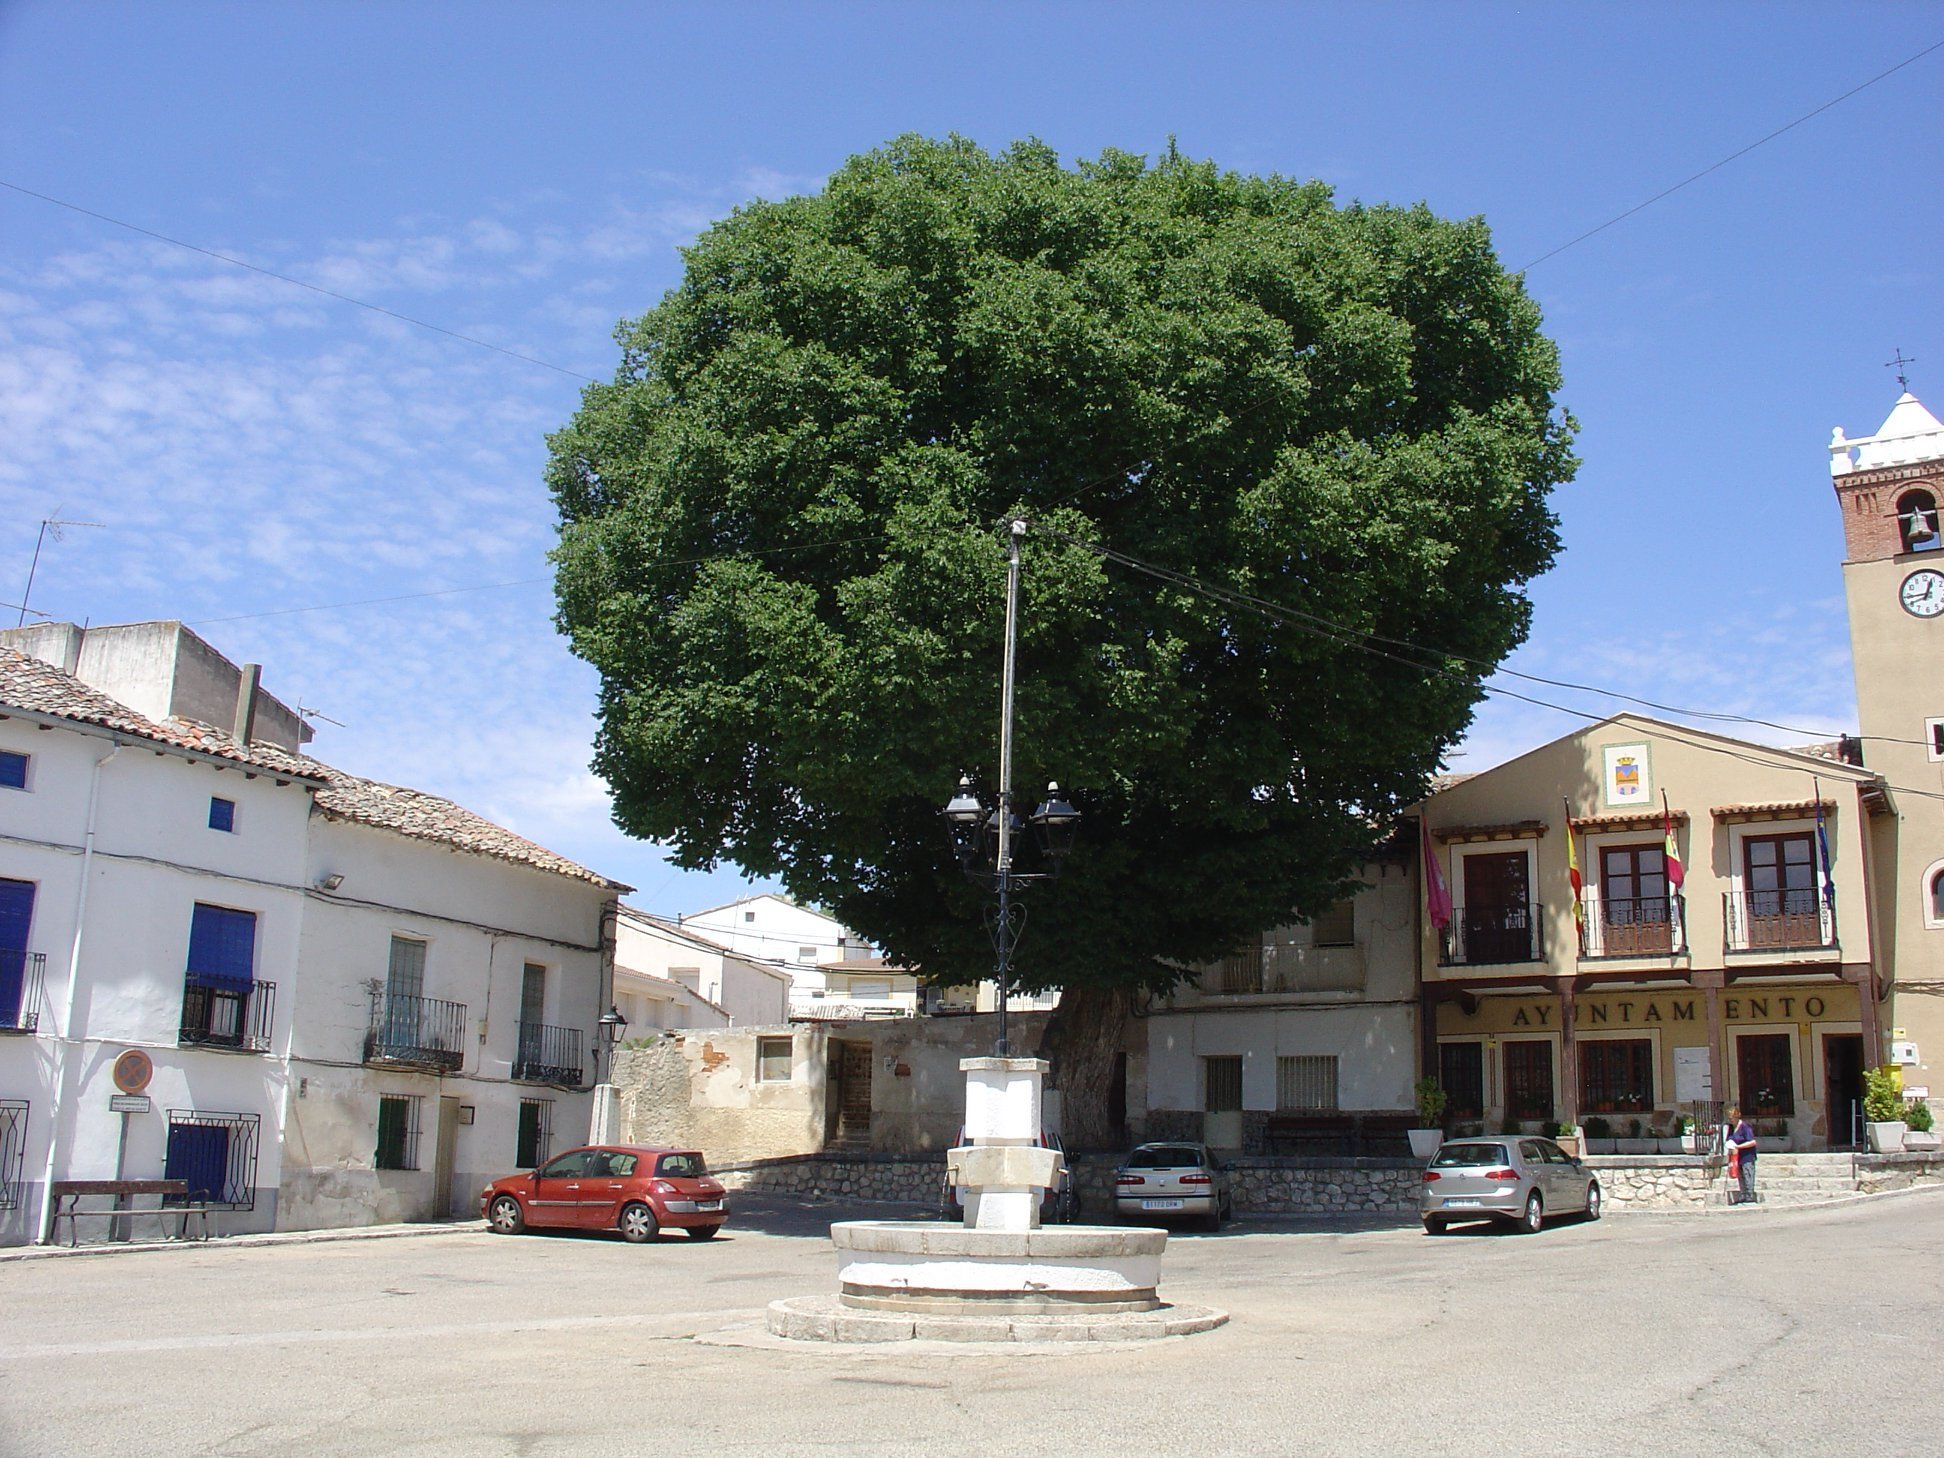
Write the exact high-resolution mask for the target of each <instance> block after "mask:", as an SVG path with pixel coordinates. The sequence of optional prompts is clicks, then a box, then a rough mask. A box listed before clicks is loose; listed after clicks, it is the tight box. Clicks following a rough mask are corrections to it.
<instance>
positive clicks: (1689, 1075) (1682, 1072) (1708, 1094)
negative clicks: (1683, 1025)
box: [1674, 1048, 1714, 1104]
mask: <svg viewBox="0 0 1944 1458" xmlns="http://www.w3.org/2000/svg"><path fill="white" fill-rule="evenodd" d="M1674 1102H1675V1103H1677V1104H1707V1103H1713V1102H1714V1075H1713V1071H1712V1070H1711V1069H1710V1068H1709V1067H1708V1050H1707V1049H1706V1048H1676V1049H1675V1050H1674Z"/></svg>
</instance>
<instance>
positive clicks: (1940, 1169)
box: [1856, 1153, 1944, 1195]
mask: <svg viewBox="0 0 1944 1458" xmlns="http://www.w3.org/2000/svg"><path fill="white" fill-rule="evenodd" d="M1939 1183H1944V1153H1925V1154H1859V1155H1857V1156H1856V1188H1857V1190H1858V1191H1859V1192H1860V1193H1862V1194H1865V1195H1878V1194H1882V1193H1883V1192H1884V1191H1885V1190H1907V1189H1909V1188H1910V1187H1911V1186H1912V1185H1930V1184H1939Z"/></svg>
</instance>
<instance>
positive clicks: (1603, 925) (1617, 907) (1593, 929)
mask: <svg viewBox="0 0 1944 1458" xmlns="http://www.w3.org/2000/svg"><path fill="white" fill-rule="evenodd" d="M1584 910H1585V914H1586V923H1585V925H1584V926H1583V927H1582V928H1581V929H1580V956H1582V957H1677V956H1683V955H1685V954H1686V952H1687V949H1688V945H1687V901H1686V899H1685V898H1684V897H1680V896H1602V895H1600V894H1599V893H1598V892H1597V891H1595V890H1593V889H1592V888H1588V890H1587V893H1586V900H1585V904H1584Z"/></svg>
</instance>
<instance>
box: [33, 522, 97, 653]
mask: <svg viewBox="0 0 1944 1458" xmlns="http://www.w3.org/2000/svg"><path fill="white" fill-rule="evenodd" d="M105 525H106V523H104V522H98V521H65V520H63V519H62V517H61V509H60V507H58V506H57V507H55V508H54V515H52V516H44V517H42V518H41V524H40V535H39V536H37V537H35V538H34V560H33V563H32V565H30V566H29V567H28V568H27V590H26V591H25V592H23V593H21V594H20V602H19V603H18V604H17V606H18V607H19V608H20V617H19V619H18V620H17V621H16V622H15V623H14V626H15V627H16V628H18V627H22V626H24V625H25V624H26V622H27V614H29V613H34V616H35V617H37V618H44V617H46V616H47V614H46V613H42V612H34V609H33V608H31V607H29V606H28V605H27V604H28V603H29V602H31V601H32V600H33V597H34V574H35V573H36V572H38V571H39V570H40V558H41V548H42V547H43V546H45V545H46V543H47V539H48V538H49V537H52V538H54V540H55V541H57V542H58V541H62V540H64V538H63V537H62V535H61V533H62V532H63V531H64V530H66V529H67V528H68V527H101V526H105Z"/></svg>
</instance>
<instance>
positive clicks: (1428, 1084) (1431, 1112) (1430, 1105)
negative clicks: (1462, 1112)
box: [1417, 1078, 1445, 1129]
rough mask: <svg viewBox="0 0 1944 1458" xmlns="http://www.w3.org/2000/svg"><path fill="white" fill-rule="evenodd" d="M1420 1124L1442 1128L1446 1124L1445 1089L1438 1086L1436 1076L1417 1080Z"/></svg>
mask: <svg viewBox="0 0 1944 1458" xmlns="http://www.w3.org/2000/svg"><path fill="white" fill-rule="evenodd" d="M1417 1108H1418V1118H1419V1119H1421V1120H1422V1121H1423V1122H1422V1124H1421V1125H1420V1126H1419V1127H1421V1128H1425V1129H1436V1128H1440V1127H1442V1126H1443V1124H1444V1111H1445V1091H1444V1090H1443V1089H1442V1088H1440V1087H1439V1086H1438V1080H1437V1079H1435V1078H1420V1079H1419V1080H1418V1081H1417Z"/></svg>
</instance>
